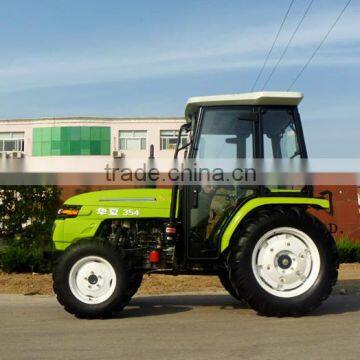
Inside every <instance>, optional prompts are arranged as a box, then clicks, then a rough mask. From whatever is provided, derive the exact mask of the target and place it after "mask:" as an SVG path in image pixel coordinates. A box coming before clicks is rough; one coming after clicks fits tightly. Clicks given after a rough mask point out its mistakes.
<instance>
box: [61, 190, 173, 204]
mask: <svg viewBox="0 0 360 360" xmlns="http://www.w3.org/2000/svg"><path fill="white" fill-rule="evenodd" d="M170 201H171V189H141V188H139V189H120V190H102V191H94V192H89V193H84V194H81V195H76V196H73V197H71V198H69V199H68V200H66V202H65V204H66V205H82V206H101V207H121V208H124V207H136V208H143V209H144V208H157V209H170Z"/></svg>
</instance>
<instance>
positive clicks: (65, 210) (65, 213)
mask: <svg viewBox="0 0 360 360" xmlns="http://www.w3.org/2000/svg"><path fill="white" fill-rule="evenodd" d="M80 209H81V206H78V205H63V206H62V207H61V208H60V209H59V210H58V213H57V214H58V218H60V219H66V218H74V217H77V216H78V214H79V211H80Z"/></svg>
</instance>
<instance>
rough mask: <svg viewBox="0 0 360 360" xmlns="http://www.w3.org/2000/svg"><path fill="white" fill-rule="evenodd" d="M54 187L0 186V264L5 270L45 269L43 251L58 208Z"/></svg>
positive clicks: (35, 270) (47, 263) (40, 270)
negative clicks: (1, 244)
mask: <svg viewBox="0 0 360 360" xmlns="http://www.w3.org/2000/svg"><path fill="white" fill-rule="evenodd" d="M59 194H60V189H59V188H58V187H56V186H40V185H38V186H3V187H1V188H0V219H1V225H0V238H1V239H2V240H3V241H4V243H5V244H6V245H7V246H6V247H5V248H4V249H3V250H2V251H1V252H0V267H1V268H2V269H3V270H4V271H7V272H24V271H32V272H48V271H50V267H49V266H50V263H49V261H48V260H46V259H45V257H44V250H45V249H47V248H49V247H50V245H51V234H52V227H53V223H54V220H55V218H56V211H57V209H58V207H59V203H60V199H59Z"/></svg>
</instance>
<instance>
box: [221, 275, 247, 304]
mask: <svg viewBox="0 0 360 360" xmlns="http://www.w3.org/2000/svg"><path fill="white" fill-rule="evenodd" d="M219 280H220V282H221V285H222V286H223V287H224V289H225V290H226V291H227V292H228V293H229V294H230V295H231V296H232V297H233V298H235V299H236V300H239V301H242V298H241V297H240V296H239V295H238V294H237V292H236V290H235V288H234V287H233V284H232V283H231V281H230V278H229V272H228V271H226V270H223V271H221V272H220V273H219Z"/></svg>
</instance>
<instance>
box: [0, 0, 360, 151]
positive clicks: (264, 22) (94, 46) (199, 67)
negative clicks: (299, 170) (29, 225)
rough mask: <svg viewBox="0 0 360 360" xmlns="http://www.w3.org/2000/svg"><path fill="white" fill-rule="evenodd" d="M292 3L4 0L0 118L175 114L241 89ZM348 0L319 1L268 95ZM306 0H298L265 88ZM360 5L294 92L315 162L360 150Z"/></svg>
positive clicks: (284, 82) (282, 85)
mask: <svg viewBox="0 0 360 360" xmlns="http://www.w3.org/2000/svg"><path fill="white" fill-rule="evenodd" d="M289 3H290V0H272V1H266V0H257V1H242V0H232V1H230V0H192V1H190V0H182V1H180V0H172V1H169V0H167V1H163V0H152V1H148V0H133V1H123V0H102V1H98V0H97V1H96V0H32V1H28V0H23V1H20V0H2V3H1V4H2V6H1V10H0V24H1V31H0V44H1V57H0V118H6V119H13V118H31V117H48V116H72V115H81V116H90V115H91V116H182V115H183V112H184V107H185V103H186V100H187V98H188V97H190V96H201V95H214V94H226V93H239V92H248V91H250V89H251V88H252V85H253V83H254V81H255V79H256V76H257V74H258V73H259V70H260V68H261V66H262V64H263V62H264V58H265V56H266V53H267V52H268V50H269V48H270V46H271V44H272V41H273V39H274V37H275V34H276V32H277V30H278V28H279V25H280V23H281V21H282V19H283V17H284V14H285V12H286V10H287V8H288V6H289ZM345 3H346V0H331V1H330V0H315V1H314V3H313V5H312V6H311V8H310V10H309V13H308V15H307V17H306V18H305V20H304V22H303V24H302V26H301V27H300V29H299V31H298V33H297V34H296V36H295V37H294V40H293V42H292V44H291V46H290V48H289V50H288V52H287V53H286V55H285V57H284V59H283V61H282V62H281V63H280V66H279V68H278V69H277V70H276V72H275V73H274V76H273V78H272V79H271V81H270V82H269V83H268V85H267V86H266V88H265V90H280V91H283V90H286V89H287V88H288V86H289V85H290V83H291V82H292V80H293V79H294V78H295V76H296V74H297V73H298V72H299V70H300V69H301V67H302V66H303V65H304V63H305V62H306V61H307V59H308V58H309V56H310V55H311V53H312V52H313V50H314V49H315V48H316V47H317V45H318V44H319V42H320V41H321V39H322V38H323V36H324V35H325V33H326V32H327V31H328V29H329V27H330V26H331V24H332V23H333V22H334V20H335V19H336V17H337V15H338V14H339V12H340V10H341V9H342V8H343V6H344V4H345ZM308 4H309V0H296V1H295V3H294V5H293V7H292V9H291V11H290V13H289V17H288V19H287V21H286V23H285V25H284V27H283V31H282V32H281V33H280V36H279V39H278V42H277V44H276V46H275V48H274V50H273V52H272V54H271V57H270V59H269V62H268V64H267V66H266V68H265V70H264V73H263V76H262V77H261V78H260V81H259V83H258V86H257V88H256V90H261V89H262V88H263V84H264V83H265V80H266V78H267V76H268V75H269V73H270V72H271V69H272V67H273V66H274V64H275V63H276V61H277V59H278V58H279V56H280V54H281V52H282V51H283V49H284V46H285V45H286V43H287V41H288V39H289V38H290V36H291V33H292V32H293V30H294V29H295V27H296V25H297V23H298V21H299V20H300V18H301V16H302V14H303V13H304V11H305V9H306V7H307V5H308ZM359 82H360V3H359V1H358V0H353V1H352V3H351V4H350V6H349V8H348V9H347V10H346V12H345V13H344V15H343V17H342V18H341V19H340V21H339V23H338V25H337V26H336V27H335V28H334V30H333V32H332V33H331V34H330V36H329V38H328V39H327V41H326V43H325V44H324V46H323V47H322V48H321V49H320V51H319V52H318V54H317V56H316V57H315V58H314V60H313V61H312V63H311V64H310V66H309V67H308V68H307V69H306V71H305V72H304V74H303V75H302V76H301V77H300V79H299V81H298V82H297V83H296V84H295V86H294V88H293V90H296V91H301V92H303V93H304V95H305V98H304V100H303V103H302V104H301V106H300V112H301V115H302V121H303V127H304V132H305V136H306V142H307V146H308V153H309V156H311V157H328V158H332V157H337V158H347V157H350V158H357V157H359V155H360V154H359V151H360V136H359V135H360V121H359V120H360V119H359V118H360V116H359V111H358V109H357V108H358V106H359V95H360V91H359Z"/></svg>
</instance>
